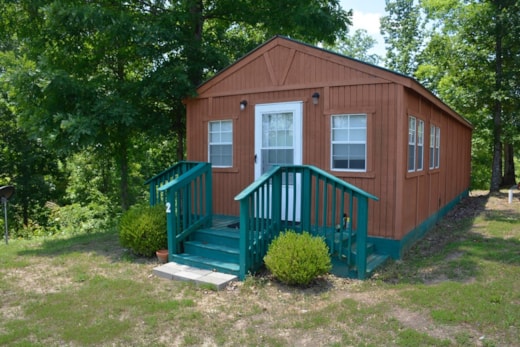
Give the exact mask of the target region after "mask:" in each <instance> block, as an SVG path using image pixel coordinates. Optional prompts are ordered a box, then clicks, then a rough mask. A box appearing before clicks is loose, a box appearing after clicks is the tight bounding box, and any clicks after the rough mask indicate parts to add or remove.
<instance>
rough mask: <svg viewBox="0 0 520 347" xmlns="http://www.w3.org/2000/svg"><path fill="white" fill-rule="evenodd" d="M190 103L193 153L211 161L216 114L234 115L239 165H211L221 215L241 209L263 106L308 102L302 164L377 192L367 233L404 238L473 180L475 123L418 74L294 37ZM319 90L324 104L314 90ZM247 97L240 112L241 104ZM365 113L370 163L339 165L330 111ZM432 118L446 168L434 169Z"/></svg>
mask: <svg viewBox="0 0 520 347" xmlns="http://www.w3.org/2000/svg"><path fill="white" fill-rule="evenodd" d="M198 92H199V96H198V97H197V98H194V99H190V100H187V101H186V105H187V142H188V144H187V153H188V160H200V161H207V160H208V122H209V121H212V120H225V119H232V120H233V167H232V168H214V169H213V197H214V204H213V206H214V213H217V214H230V215H238V213H239V207H238V204H237V203H236V202H235V201H234V197H235V196H236V195H237V194H238V193H239V192H240V191H241V190H243V189H244V188H245V187H247V186H248V185H249V184H250V183H251V182H253V180H254V154H255V153H254V114H255V105H257V104H265V103H278V102H288V101H302V102H303V118H302V119H303V129H302V132H303V133H302V136H303V149H302V154H303V163H304V164H310V165H315V166H317V167H320V168H321V169H324V170H326V171H328V172H329V173H331V174H334V175H336V176H337V177H339V178H341V179H343V180H345V181H347V182H349V183H351V184H353V185H355V186H357V187H359V188H361V189H363V190H365V191H367V192H369V193H371V194H373V195H375V196H377V197H378V198H379V201H377V202H374V201H370V202H369V209H370V210H369V223H368V227H369V233H370V235H372V236H381V237H387V238H393V239H401V238H403V237H404V236H405V235H406V234H407V233H408V232H410V231H411V230H413V229H414V228H415V227H417V226H418V225H419V224H420V223H422V222H423V221H424V220H425V219H427V218H428V217H429V216H431V215H432V214H434V213H435V212H436V211H438V209H439V208H441V207H442V206H444V205H445V204H447V203H449V202H450V201H451V200H452V199H453V198H455V197H456V196H457V195H459V194H460V193H462V192H463V191H464V190H466V189H468V187H469V184H470V156H471V152H470V149H471V128H470V126H469V125H468V123H466V122H465V121H464V120H463V119H462V118H461V117H460V116H458V115H457V114H455V113H454V112H453V111H451V110H450V109H449V108H448V107H447V106H446V105H444V104H442V102H440V100H438V99H437V98H435V97H434V96H433V95H432V94H431V93H429V92H427V91H426V90H425V89H424V88H423V87H421V86H420V85H418V84H417V83H416V82H414V81H413V80H411V79H408V78H406V77H404V76H402V75H398V74H394V73H392V72H390V71H387V70H384V69H379V68H377V67H374V66H370V65H367V64H363V63H360V62H357V61H353V60H349V59H346V58H345V57H341V56H339V55H335V54H331V53H328V52H325V51H322V50H318V49H315V48H313V47H310V46H306V45H301V44H298V43H295V42H292V41H290V40H283V39H275V40H273V41H270V42H269V43H267V44H266V45H265V46H262V47H261V48H260V49H258V50H256V51H254V52H253V53H251V54H250V55H248V56H246V57H244V58H243V59H242V60H240V61H239V62H237V63H236V64H234V65H232V66H230V67H229V68H228V69H226V70H224V71H223V72H221V73H220V74H219V75H217V76H216V77H215V78H213V79H212V80H210V81H208V82H207V83H205V84H204V85H203V86H201V87H200V88H199V90H198ZM314 92H318V93H320V99H319V103H318V105H313V103H312V101H311V96H312V94H313V93H314ZM241 100H247V103H248V104H247V107H246V109H245V110H243V111H240V109H239V103H240V101H241ZM353 113H364V114H367V171H366V172H362V173H358V172H340V171H332V170H331V164H330V158H331V153H330V151H331V138H330V137H331V125H330V124H331V123H330V122H331V116H332V115H336V114H353ZM409 115H414V116H416V117H417V118H418V119H422V120H424V121H425V138H424V169H423V171H422V172H417V173H408V172H407V151H408V149H407V147H408V116H409ZM430 124H434V125H436V126H438V127H440V128H441V166H440V169H437V170H430V169H429V135H430Z"/></svg>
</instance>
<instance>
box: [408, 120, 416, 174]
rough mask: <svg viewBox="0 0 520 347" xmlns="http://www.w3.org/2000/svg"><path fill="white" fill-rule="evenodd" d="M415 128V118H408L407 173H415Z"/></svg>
mask: <svg viewBox="0 0 520 347" xmlns="http://www.w3.org/2000/svg"><path fill="white" fill-rule="evenodd" d="M415 127H416V119H415V117H408V171H415V142H416V134H415V131H416V130H415Z"/></svg>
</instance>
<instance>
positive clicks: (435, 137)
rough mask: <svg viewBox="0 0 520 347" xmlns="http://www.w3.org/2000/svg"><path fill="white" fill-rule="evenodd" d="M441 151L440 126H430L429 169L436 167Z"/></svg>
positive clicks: (438, 163)
mask: <svg viewBox="0 0 520 347" xmlns="http://www.w3.org/2000/svg"><path fill="white" fill-rule="evenodd" d="M440 153H441V128H439V127H437V126H435V125H431V126H430V169H438V168H439V166H440V155H441V154H440Z"/></svg>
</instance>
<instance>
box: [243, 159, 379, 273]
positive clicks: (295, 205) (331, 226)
mask: <svg viewBox="0 0 520 347" xmlns="http://www.w3.org/2000/svg"><path fill="white" fill-rule="evenodd" d="M368 199H372V200H376V201H377V200H378V198H377V197H375V196H373V195H371V194H369V193H367V192H365V191H363V190H361V189H359V188H357V187H356V186H353V185H351V184H349V183H347V182H345V181H343V180H341V179H338V178H337V177H335V176H332V175H330V174H329V173H327V172H325V171H323V170H320V169H318V168H316V167H314V166H307V165H303V166H300V165H298V166H283V167H282V166H275V167H273V168H272V169H271V170H270V171H268V172H266V173H265V174H264V175H263V176H262V177H260V178H259V179H258V180H256V181H255V182H254V183H252V184H251V185H250V186H249V187H247V188H246V189H244V190H243V191H242V192H241V193H240V194H239V195H237V196H236V197H235V200H237V201H239V202H240V278H242V279H243V278H245V276H246V274H247V273H248V272H254V271H256V270H257V269H258V268H259V267H260V266H261V265H262V264H263V258H264V256H265V254H266V253H267V248H268V246H269V244H270V242H271V241H272V240H273V239H274V238H275V237H276V236H277V235H278V234H279V233H280V231H282V230H284V229H287V228H291V229H295V230H299V231H307V232H309V233H311V234H312V235H316V236H322V237H324V238H325V240H326V242H327V243H328V246H329V250H330V253H331V255H332V256H334V257H338V258H339V259H341V260H344V261H345V262H347V263H348V264H349V265H350V263H351V262H352V261H355V265H356V267H357V276H358V278H360V279H363V278H364V277H365V274H366V264H367V263H366V257H367V251H366V249H367V236H368ZM347 221H348V222H347ZM354 233H355V234H356V243H355V258H353V254H352V239H353V234H354Z"/></svg>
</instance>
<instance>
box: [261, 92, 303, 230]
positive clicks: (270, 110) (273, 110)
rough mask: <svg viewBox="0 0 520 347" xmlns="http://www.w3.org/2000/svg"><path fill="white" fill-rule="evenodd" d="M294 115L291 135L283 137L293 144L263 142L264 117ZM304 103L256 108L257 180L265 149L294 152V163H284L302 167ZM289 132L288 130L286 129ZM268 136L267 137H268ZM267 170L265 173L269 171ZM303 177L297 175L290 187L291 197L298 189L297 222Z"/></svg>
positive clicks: (278, 104)
mask: <svg viewBox="0 0 520 347" xmlns="http://www.w3.org/2000/svg"><path fill="white" fill-rule="evenodd" d="M286 113H291V114H292V127H291V129H290V132H291V134H287V136H285V137H284V136H282V137H284V138H285V140H291V139H292V143H289V144H288V143H284V144H282V146H279V147H277V145H276V144H275V145H273V144H269V143H266V142H267V139H265V141H263V138H264V137H263V135H264V131H263V125H264V124H265V123H264V122H263V120H264V116H266V115H267V116H268V115H279V114H286ZM302 120H303V102H302V101H294V102H281V103H272V104H258V105H256V106H255V179H258V178H259V177H260V176H261V175H262V174H263V173H264V172H263V171H262V162H263V158H262V153H263V150H265V148H274V149H282V150H283V149H288V150H291V149H292V150H293V153H292V163H284V164H293V165H301V164H302V161H303V155H302V148H303V126H302V124H303V122H302ZM285 130H288V129H285ZM266 136H267V135H266ZM266 146H267V147H266ZM267 170H268V168H266V169H265V170H264V171H267ZM300 176H301V175H299V174H298V175H296V178H295V182H294V185H293V186H290V187H288V191H289V194H288V195H289V196H293V193H294V191H293V189H296V197H297V201H296V211H295V217H296V220H297V221H299V220H300V212H301V211H300V209H299V206H300V204H299V201H300V199H301V177H300ZM282 192H283V194H282V216H285V212H286V211H285V205H286V204H285V192H286V189H282ZM292 205H293V204H292V200H289V211H288V215H289V216H290V217H291V218H292V216H293V213H292V212H293V209H294V208H295V207H294V206H292Z"/></svg>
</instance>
